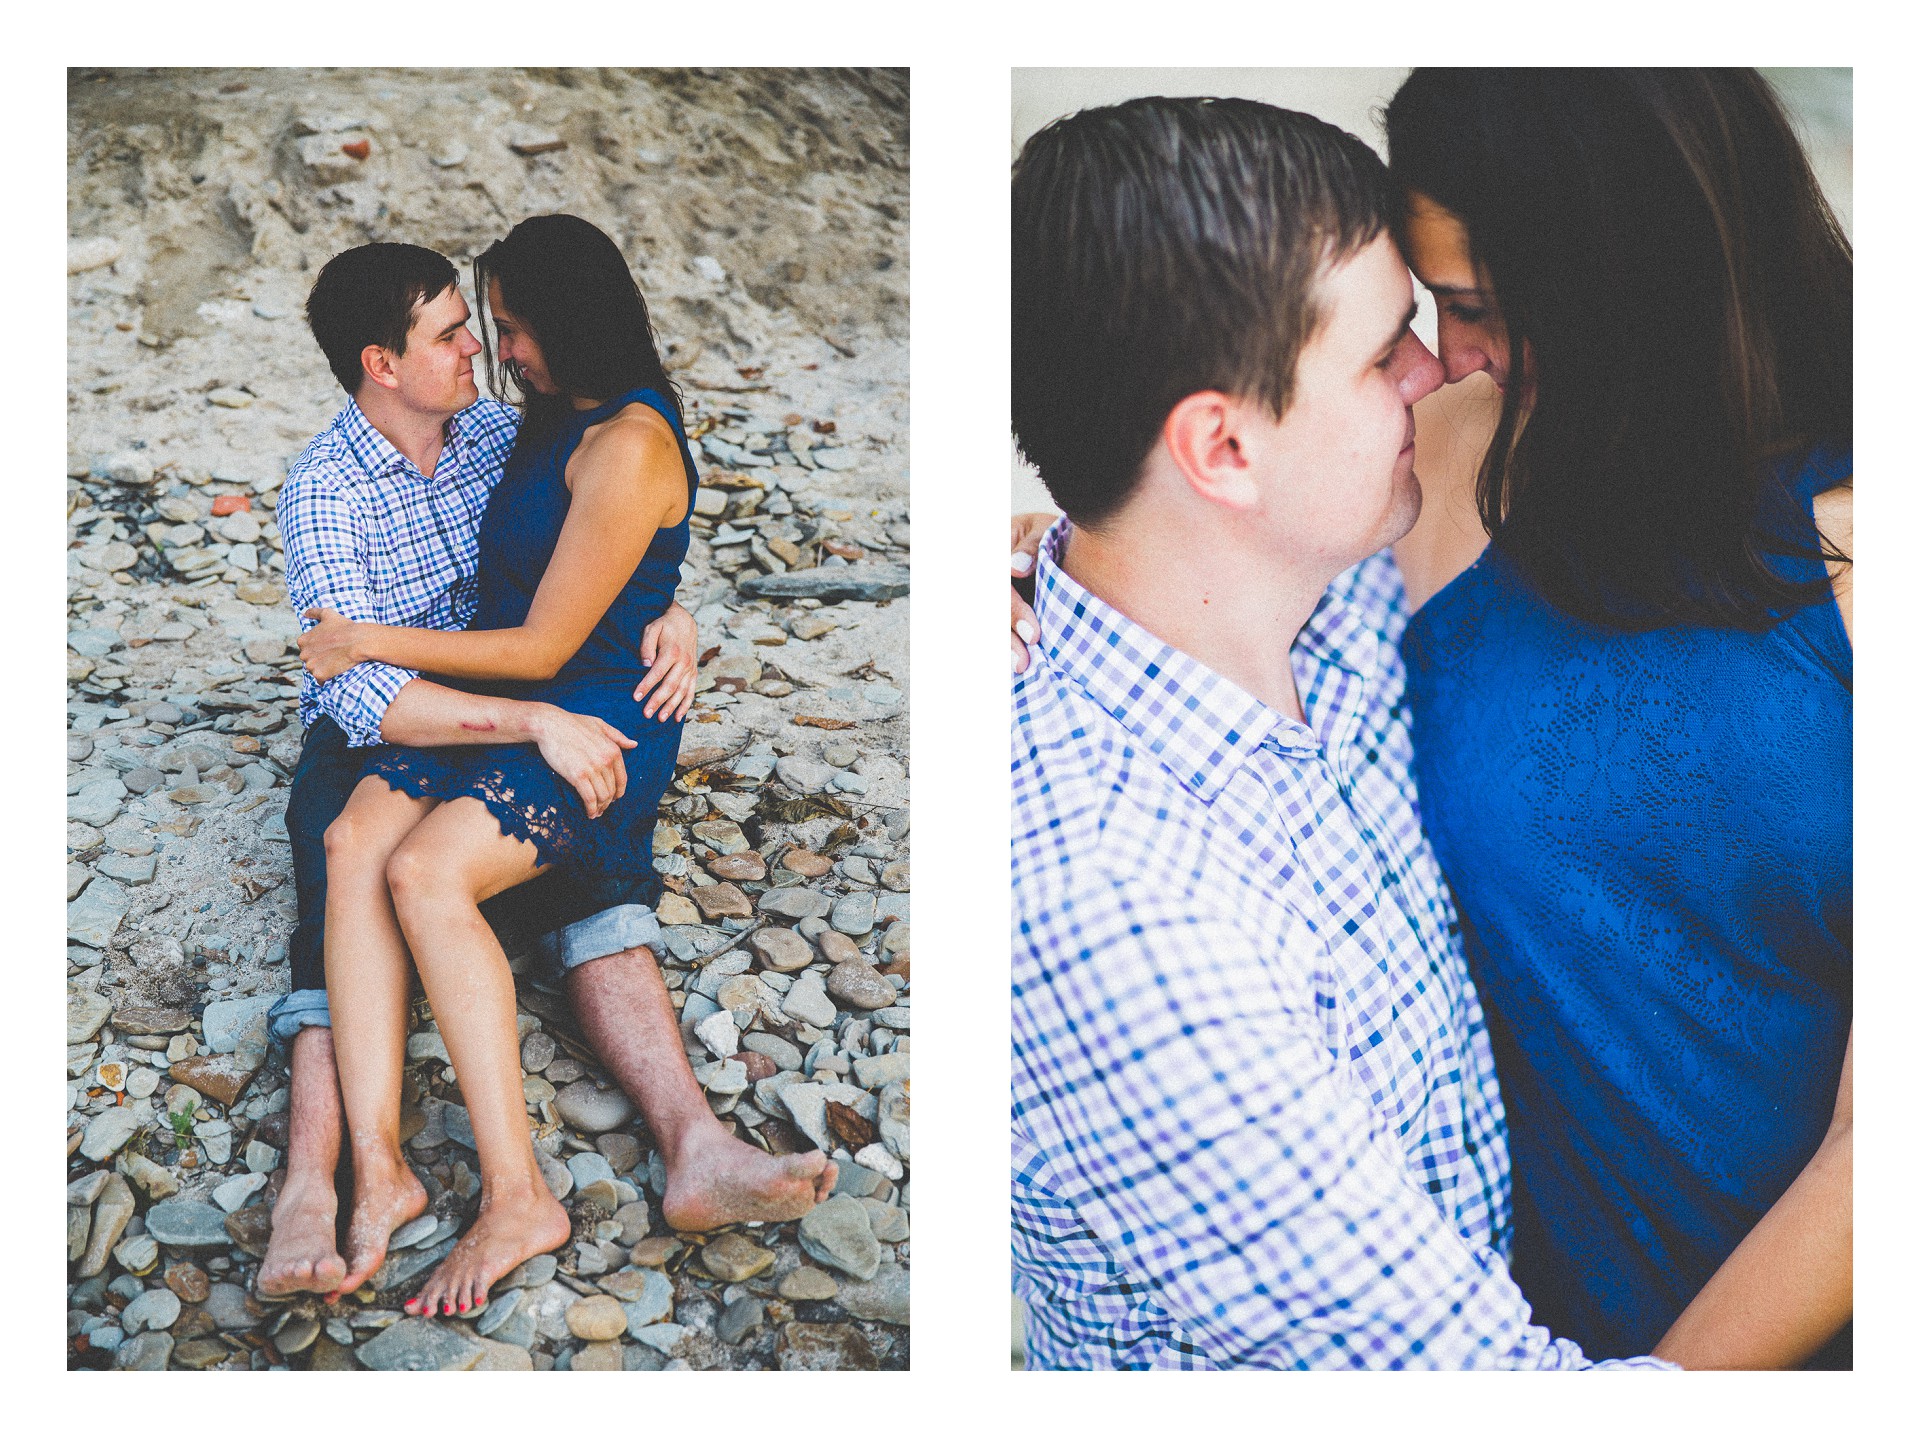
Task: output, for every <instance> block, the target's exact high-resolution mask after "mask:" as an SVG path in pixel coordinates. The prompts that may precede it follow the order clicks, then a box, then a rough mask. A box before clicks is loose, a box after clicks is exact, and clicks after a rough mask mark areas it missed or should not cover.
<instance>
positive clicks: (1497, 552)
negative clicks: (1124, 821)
mask: <svg viewBox="0 0 1920 1438" xmlns="http://www.w3.org/2000/svg"><path fill="white" fill-rule="evenodd" d="M1387 138H1388V149H1389V167H1390V170H1391V172H1392V174H1393V176H1394V178H1395V180H1396V181H1397V188H1398V190H1399V192H1400V200H1401V205H1400V214H1399V219H1398V223H1397V225H1396V231H1397V233H1396V239H1397V240H1398V242H1399V244H1400V247H1401V250H1402V253H1403V254H1404V256H1405V257H1406V259H1407V260H1408V262H1409V264H1410V265H1411V267H1412V269H1413V270H1414V272H1415V274H1416V275H1417V276H1418V277H1419V278H1420V280H1421V281H1422V282H1423V283H1424V284H1425V285H1426V286H1427V287H1428V289H1430V290H1431V291H1432V292H1433V294H1434V297H1435V299H1436V301H1437V303H1438V305H1439V341H1440V343H1439V353H1440V358H1441V360H1442V362H1443V363H1444V364H1445V367H1446V377H1447V379H1448V380H1449V381H1450V382H1456V383H1457V382H1461V381H1468V380H1471V379H1472V377H1473V376H1475V375H1477V374H1482V373H1484V374H1485V375H1487V376H1488V377H1489V378H1490V379H1491V380H1492V381H1493V383H1494V385H1496V386H1497V387H1498V394H1499V405H1498V414H1497V417H1495V418H1494V419H1493V421H1492V423H1491V425H1490V426H1489V428H1490V431H1491V433H1490V437H1488V438H1486V439H1485V441H1484V442H1479V441H1478V440H1477V439H1475V438H1467V437H1463V435H1462V434H1461V432H1460V429H1459V426H1458V423H1457V422H1458V421H1460V418H1461V416H1462V415H1463V414H1466V413H1468V412H1469V411H1471V410H1472V409H1473V407H1474V406H1473V405H1472V404H1471V403H1469V404H1462V403H1460V402H1459V401H1458V400H1457V399H1456V400H1453V401H1451V402H1449V401H1448V400H1447V399H1445V398H1443V396H1445V395H1446V394H1447V392H1446V391H1443V392H1442V394H1441V395H1436V396H1434V398H1433V400H1430V401H1427V402H1426V403H1425V404H1424V405H1423V407H1422V409H1421V410H1420V411H1419V413H1420V418H1421V423H1420V451H1419V454H1418V469H1419V473H1420V474H1421V476H1422V483H1423V487H1424V488H1425V490H1426V501H1425V505H1424V508H1423V511H1422V517H1421V520H1420V523H1419V524H1418V525H1417V526H1416V528H1415V530H1414V531H1413V533H1412V534H1410V535H1409V536H1408V537H1407V538H1406V539H1405V540H1403V541H1402V542H1401V543H1400V544H1398V545H1396V546H1395V552H1396V555H1397V557H1398V559H1399V561H1400V567H1401V569H1402V572H1403V574H1404V577H1405V582H1406V588H1407V597H1408V601H1409V604H1410V606H1412V607H1413V608H1414V613H1413V615H1412V618H1411V620H1410V622H1409V624H1408V626H1407V629H1406V632H1405V635H1404V638H1403V640H1402V647H1403V650H1404V654H1405V658H1406V664H1407V671H1408V694H1407V697H1408V703H1409V706H1410V708H1411V710H1412V715H1413V733H1414V741H1415V750H1416V768H1417V773H1418V780H1419V793H1420V807H1421V815H1422V819H1423V823H1424V825H1425V827H1426V829H1427V831H1428V833H1429V835H1430V836H1431V839H1432V841H1433V845H1434V849H1435V851H1436V853H1437V855H1438V857H1439V859H1440V861H1441V864H1442V867H1443V868H1444V869H1445V871H1446V874H1447V877H1448V879H1449V881H1450V883H1451V884H1452V886H1453V889H1454V892H1455V895H1456V897H1457V900H1458V904H1459V909H1460V912H1461V915H1462V918H1463V921H1464V927H1465V935H1464V937H1465V942H1466V949H1467V954H1468V957H1469V960H1470V962H1471V964H1472V966H1473V971H1474V976H1475V979H1476V981H1477V984H1478V987H1479V991H1480V995H1481V998H1482V1000H1483V1002H1484V1004H1485V1006H1486V1008H1487V1011H1488V1016H1489V1022H1490V1027H1491V1028H1492V1031H1493V1037H1494V1041H1495V1046H1496V1054H1497V1059H1498V1071H1499V1077H1500V1083H1501V1089H1502V1092H1503V1094H1504V1097H1505V1102H1506V1108H1507V1115H1508V1122H1509V1128H1510V1136H1509V1146H1510V1150H1511V1156H1512V1164H1513V1186H1514V1215H1515V1216H1514V1235H1513V1255H1512V1271H1513V1274H1514V1276H1515V1278H1516V1279H1517V1280H1518V1281H1519V1283H1520V1285H1521V1288H1522V1290H1523V1291H1524V1292H1525V1294H1526V1295H1527V1297H1528V1299H1529V1300H1530V1301H1531V1303H1532V1304H1533V1306H1534V1321H1535V1322H1537V1323H1540V1324H1542V1325H1543V1326H1545V1327H1547V1328H1549V1329H1551V1330H1552V1331H1553V1332H1554V1333H1555V1334H1558V1335H1561V1336H1564V1337H1567V1338H1571V1339H1573V1340H1575V1341H1576V1342H1578V1343H1579V1344H1580V1346H1581V1347H1582V1349H1584V1350H1585V1352H1586V1353H1587V1354H1588V1356H1590V1357H1593V1358H1612V1357H1620V1356H1624V1355H1630V1354H1638V1353H1645V1352H1648V1351H1649V1350H1652V1351H1653V1352H1655V1353H1656V1354H1658V1355H1659V1356H1661V1357H1665V1358H1670V1359H1672V1360H1673V1361H1675V1362H1677V1363H1680V1364H1681V1365H1683V1366H1686V1367H1791V1366H1815V1367H1845V1366H1851V1353H1852V1332H1851V1316H1852V1307H1853V1268H1852V1161H1853V1139H1852V1061H1851V1056H1852V1013H1853V1003H1852V1000H1853V981H1852V838H1851V835H1852V780H1851V773H1852V710H1853V702H1852V672H1853V651H1852V640H1851V626H1852V597H1851V575H1850V567H1851V566H1850V560H1849V559H1848V552H1849V550H1850V548H1851V539H1852V396H1853V368H1852V343H1853V309H1852V250H1851V247H1850V245H1849V244H1848V242H1847V240H1846V237H1845V235H1844V234H1843V232H1842V231H1841V229H1840V227H1839V225H1838V224H1837V223H1836V222H1835V220H1834V217H1833V215H1832V212H1831V211H1830V210H1829V208H1828V206H1827V204H1826V202H1825V200H1824V199H1823V197H1822V196H1821V194H1820V190H1819V186H1818V184H1817V183H1816V182H1815V180H1814V178H1813V175H1812V173H1811V171H1810V169H1809V167H1808V165H1807V161H1806V158H1805V156H1804V155H1803V153H1802V152H1801V149H1800V146H1799V143H1798V141H1797V140H1796V139H1795V137H1794V135H1793V132H1792V129H1791V127H1790V125H1789V123H1788V121H1787V119H1786V117H1785V115H1784V114H1783V112H1782V110H1781V107H1780V105H1779V102H1778V101H1777V99H1776V98H1775V97H1774V96H1773V94H1772V92H1771V91H1770V89H1769V88H1768V86H1767V84H1766V82H1765V81H1764V80H1763V79H1762V78H1761V77H1760V76H1759V75H1758V74H1757V73H1755V72H1753V71H1750V70H1692V71H1671V70H1670V71H1654V70H1611V71H1578V70H1417V71H1415V72H1414V73H1413V75H1412V76H1411V77H1410V78H1409V79H1408V80H1407V82H1406V83H1405V85H1404V86H1403V87H1402V88H1401V90H1400V91H1399V92H1398V94H1397V95H1396V96H1395V97H1394V99H1393V101H1392V104H1391V106H1390V107H1389V109H1388V111H1387ZM1476 383H1483V382H1476ZM1461 388H1462V389H1463V390H1465V389H1470V388H1472V386H1471V385H1462V386H1461ZM1436 421H1439V422H1438V423H1436ZM1436 459H1437V460H1438V462H1437V463H1436V462H1435V461H1436ZM1463 515H1464V516H1465V519H1464V521H1463ZM1044 518H1049V519H1050V518H1051V516H1045V517H1044ZM1044 527H1045V526H1044V525H1043V524H1040V525H1036V524H1034V523H1032V522H1030V521H1029V520H1027V519H1026V518H1024V517H1023V519H1022V520H1016V522H1015V531H1014V534H1015V545H1016V550H1024V552H1025V554H1027V555H1029V556H1030V555H1031V553H1032V551H1033V547H1034V544H1035V543H1036V542H1037V539H1038V535H1039V531H1040V530H1041V529H1043V528H1044ZM1019 559H1020V555H1019V554H1016V571H1017V572H1024V571H1022V570H1020V567H1019ZM1014 621H1015V628H1016V635H1017V637H1016V638H1015V640H1014V649H1015V657H1014V667H1015V668H1016V670H1018V669H1021V668H1023V667H1024V663H1025V657H1026V651H1025V645H1026V644H1027V643H1030V642H1031V641H1032V640H1033V638H1034V637H1035V631H1034V629H1033V627H1032V626H1033V623H1034V621H1033V615H1032V611H1031V610H1030V609H1027V608H1026V607H1025V606H1024V605H1023V604H1021V603H1020V602H1019V601H1018V599H1017V596H1016V600H1015V606H1014ZM1656 1345H1657V1346H1656Z"/></svg>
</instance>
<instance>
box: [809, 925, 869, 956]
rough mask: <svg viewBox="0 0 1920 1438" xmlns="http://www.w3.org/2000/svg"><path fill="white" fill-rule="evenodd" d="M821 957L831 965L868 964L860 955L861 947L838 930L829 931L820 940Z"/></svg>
mask: <svg viewBox="0 0 1920 1438" xmlns="http://www.w3.org/2000/svg"><path fill="white" fill-rule="evenodd" d="M818 942H819V945H820V957H821V958H823V959H825V960H826V961H827V962H828V963H830V964H859V963H864V962H866V960H865V958H864V957H863V956H862V955H861V953H860V946H859V945H858V944H856V943H855V942H854V941H853V940H852V939H850V938H848V937H847V936H846V935H845V934H843V933H840V932H839V931H838V930H836V929H829V930H827V932H826V933H824V934H822V935H821V936H820V938H819V940H818Z"/></svg>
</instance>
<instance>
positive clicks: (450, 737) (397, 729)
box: [380, 679, 554, 748]
mask: <svg viewBox="0 0 1920 1438" xmlns="http://www.w3.org/2000/svg"><path fill="white" fill-rule="evenodd" d="M553 712H554V708H553V706H552V705H551V704H534V703H528V702H526V701H525V700H520V699H496V698H494V697H493V696H492V695H489V694H469V693H467V692H466V691H464V690H461V689H449V688H448V687H447V686H446V685H444V684H435V683H434V682H433V681H432V680H430V679H415V680H413V681H411V682H410V683H408V684H407V685H406V686H405V687H404V688H403V689H401V691H400V692H399V694H397V695H396V696H395V697H394V700H393V702H392V703H391V704H389V705H388V706H387V712H386V714H385V715H384V716H383V717H382V718H381V720H380V737H381V738H382V739H383V740H385V741H386V742H387V743H389V744H413V745H418V746H421V747H423V748H431V747H434V746H437V745H442V744H533V743H537V742H538V741H539V739H540V734H541V728H542V725H543V723H544V721H545V720H546V718H547V717H548V716H549V715H551V714H552V713H553Z"/></svg>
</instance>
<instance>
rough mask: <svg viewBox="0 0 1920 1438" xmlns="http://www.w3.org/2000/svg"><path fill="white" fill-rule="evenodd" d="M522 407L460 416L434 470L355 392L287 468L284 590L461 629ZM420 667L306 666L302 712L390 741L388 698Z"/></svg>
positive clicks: (296, 597)
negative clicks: (312, 671)
mask: <svg viewBox="0 0 1920 1438" xmlns="http://www.w3.org/2000/svg"><path fill="white" fill-rule="evenodd" d="M518 423H519V416H518V415H517V414H516V412H515V411H513V410H512V409H510V408H508V407H507V406H505V405H502V404H497V403H494V402H493V401H490V400H482V401H480V402H479V403H477V404H474V405H471V406H469V407H468V408H467V409H465V410H463V411H462V412H461V413H460V414H459V415H457V416H456V417H455V418H454V420H453V421H452V423H451V425H450V427H449V431H448V437H447V443H446V447H445V449H444V450H443V453H442V458H441V461H440V465H441V466H444V470H443V469H442V468H440V467H439V466H437V467H436V477H435V478H434V479H432V480H429V479H427V478H426V477H424V476H422V475H421V474H420V473H419V471H418V470H417V469H415V468H414V467H413V466H412V465H411V464H410V463H409V462H408V461H406V460H405V459H404V458H403V457H402V456H400V455H399V454H398V452H397V451H395V450H394V448H393V446H392V445H391V444H389V443H388V442H387V441H386V440H385V439H384V438H383V437H381V436H380V434H379V433H378V431H376V430H375V429H374V428H373V427H372V426H371V425H370V424H368V423H367V421H366V418H365V416H363V415H362V414H361V413H360V410H359V407H358V406H357V405H354V404H352V403H349V404H348V405H347V406H346V408H345V409H343V410H342V411H341V412H340V414H339V415H338V416H337V417H336V418H335V420H334V422H333V424H332V425H330V426H329V427H328V428H327V429H326V430H325V431H323V432H322V433H321V434H320V435H319V436H317V437H316V438H315V440H314V441H313V443H312V444H310V445H309V446H308V447H307V450H306V452H305V453H304V454H302V455H301V456H300V458H299V459H298V460H296V461H295V462H294V464H293V466H292V467H291V469H290V470H289V472H288V477H287V482H286V484H285V486H284V487H283V488H282V490H281V497H280V503H279V507H278V510H277V511H276V513H277V517H278V519H279V523H280V532H281V534H282V536H283V537H284V543H285V545H286V559H287V596H288V598H289V600H290V601H291V602H292V605H293V611H294V613H295V615H296V616H300V625H301V628H302V629H303V630H305V629H308V628H311V627H312V621H311V620H308V619H306V618H305V617H304V615H305V612H306V611H307V610H309V609H319V608H325V609H332V610H335V611H336V612H338V613H340V614H342V615H344V616H345V617H346V618H348V619H359V620H365V621H369V622H373V623H379V624H395V625H403V626H407V627H412V628H431V629H459V628H463V627H464V626H465V625H466V623H467V621H468V620H469V619H470V618H471V617H472V615H473V608H474V602H475V597H476V595H475V583H474V581H475V570H476V566H477V562H478V538H479V528H480V518H481V515H482V513H483V512H484V509H485V506H486V500H487V496H488V495H489V494H490V493H491V491H492V488H493V485H494V483H495V482H496V481H497V480H498V479H499V476H500V470H501V467H502V465H503V464H504V463H505V461H506V456H507V453H508V451H509V450H511V449H512V447H513V440H514V436H515V434H516V432H517V428H518ZM418 677H419V671H417V670H413V669H406V668H401V667H399V666H397V665H392V664H381V663H378V662H375V661H371V660H369V661H367V662H365V663H361V664H356V665H355V666H354V667H353V668H351V669H349V670H347V671H346V672H345V673H344V674H338V675H335V676H334V677H333V678H332V679H329V680H328V681H327V682H326V683H325V684H318V685H316V684H315V683H314V681H313V677H312V676H311V675H308V674H303V675H302V682H301V718H302V720H303V722H307V723H311V722H312V720H313V718H314V717H315V716H316V715H318V714H325V715H327V716H328V717H329V718H331V719H332V720H333V721H334V722H335V723H336V724H338V725H339V726H340V727H341V729H342V730H343V731H345V733H346V735H347V742H348V744H349V745H351V746H355V747H363V746H366V745H370V744H379V743H381V742H383V741H382V738H381V734H380V724H381V721H382V720H383V719H384V718H385V716H386V712H387V706H388V705H390V704H391V703H392V702H393V700H394V698H395V697H396V696H397V695H398V694H399V693H400V691H401V689H402V688H404V687H405V686H406V685H407V684H408V683H409V682H410V681H411V680H414V679H417V678H418Z"/></svg>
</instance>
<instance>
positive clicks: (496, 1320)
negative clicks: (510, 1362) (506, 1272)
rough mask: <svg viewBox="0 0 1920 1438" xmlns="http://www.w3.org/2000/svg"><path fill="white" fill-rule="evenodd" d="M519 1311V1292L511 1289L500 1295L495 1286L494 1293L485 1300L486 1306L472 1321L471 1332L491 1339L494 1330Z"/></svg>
mask: <svg viewBox="0 0 1920 1438" xmlns="http://www.w3.org/2000/svg"><path fill="white" fill-rule="evenodd" d="M519 1311H520V1290H519V1289H517V1288H512V1289H508V1290H507V1291H506V1292H505V1293H500V1292H498V1288H497V1285H496V1291H495V1292H494V1293H493V1294H491V1295H489V1297H488V1298H487V1306H486V1307H485V1308H482V1309H481V1310H480V1316H479V1317H477V1318H475V1319H474V1320H473V1331H474V1332H475V1333H478V1334H479V1335H480V1336H481V1337H482V1338H491V1337H493V1336H494V1332H495V1330H496V1329H498V1328H500V1327H501V1325H503V1324H504V1323H505V1322H506V1321H507V1320H508V1319H509V1318H511V1317H513V1315H514V1314H515V1313H517V1312H519Z"/></svg>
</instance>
